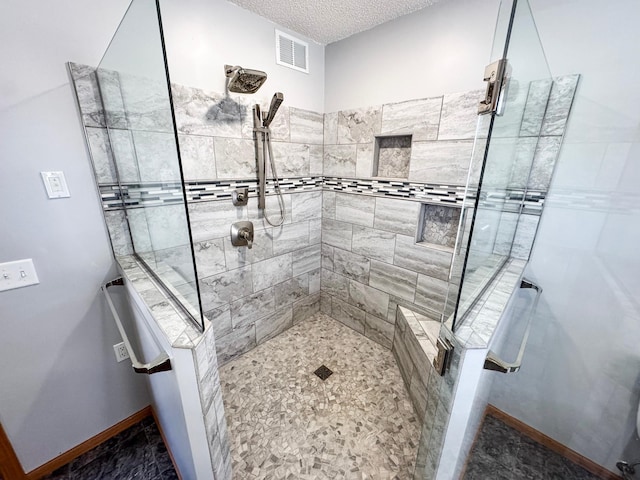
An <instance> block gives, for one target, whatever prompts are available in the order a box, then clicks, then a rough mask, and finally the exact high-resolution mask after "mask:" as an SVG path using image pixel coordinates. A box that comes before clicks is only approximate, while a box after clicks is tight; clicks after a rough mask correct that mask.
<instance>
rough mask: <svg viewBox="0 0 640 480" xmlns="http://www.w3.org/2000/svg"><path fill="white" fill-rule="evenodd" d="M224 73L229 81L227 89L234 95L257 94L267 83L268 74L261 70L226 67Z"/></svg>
mask: <svg viewBox="0 0 640 480" xmlns="http://www.w3.org/2000/svg"><path fill="white" fill-rule="evenodd" d="M224 73H225V76H226V77H227V78H228V79H229V80H228V83H227V88H228V89H229V91H230V92H234V93H256V92H257V91H258V89H259V88H260V87H261V86H262V84H263V83H264V82H266V81H267V74H266V73H265V72H263V71H261V70H250V69H248V68H242V67H239V66H235V67H232V66H231V65H225V66H224Z"/></svg>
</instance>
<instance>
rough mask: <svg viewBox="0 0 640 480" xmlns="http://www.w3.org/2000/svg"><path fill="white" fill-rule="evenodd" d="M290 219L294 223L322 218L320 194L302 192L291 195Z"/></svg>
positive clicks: (317, 192)
mask: <svg viewBox="0 0 640 480" xmlns="http://www.w3.org/2000/svg"><path fill="white" fill-rule="evenodd" d="M291 206H292V212H291V213H292V219H293V221H294V222H302V221H305V220H319V219H321V218H322V192H321V191H319V190H318V191H316V192H304V193H296V194H294V195H292V199H291Z"/></svg>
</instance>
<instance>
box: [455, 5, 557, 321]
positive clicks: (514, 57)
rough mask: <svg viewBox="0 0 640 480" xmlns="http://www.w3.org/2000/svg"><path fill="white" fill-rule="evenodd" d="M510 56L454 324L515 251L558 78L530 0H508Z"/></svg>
mask: <svg viewBox="0 0 640 480" xmlns="http://www.w3.org/2000/svg"><path fill="white" fill-rule="evenodd" d="M502 58H504V59H506V71H505V75H506V82H505V87H504V90H503V92H502V97H501V98H500V100H499V102H498V105H497V111H496V112H491V113H487V114H485V115H480V116H479V117H478V125H477V131H476V139H475V148H474V158H473V160H472V166H471V169H470V174H469V179H468V182H467V195H466V201H465V206H464V208H463V213H462V219H461V229H460V235H459V238H458V243H457V246H456V252H455V257H454V263H453V269H452V279H451V282H450V285H449V292H448V297H447V305H446V311H445V319H447V320H448V321H449V326H450V327H451V328H452V329H453V330H455V329H456V327H457V326H458V325H459V324H460V323H461V320H462V319H463V317H464V315H465V313H466V312H467V311H468V310H469V309H470V307H471V306H472V305H473V304H474V302H475V300H476V299H477V298H478V297H479V296H480V295H481V294H482V292H483V291H484V289H485V287H486V286H487V285H488V284H489V283H490V282H491V280H492V279H493V278H494V276H495V275H496V274H497V272H498V271H499V270H500V268H501V267H502V266H503V265H504V263H505V262H506V261H507V260H508V259H509V258H510V254H511V249H512V246H513V242H514V238H515V234H516V228H517V225H518V220H519V218H520V213H521V211H522V208H523V206H524V201H525V198H526V194H527V185H528V180H529V175H530V174H531V170H532V166H533V160H534V155H535V153H536V150H537V148H538V141H539V139H540V134H541V130H542V124H543V119H544V117H545V112H546V108H547V103H548V100H549V95H550V93H551V87H552V84H553V81H552V78H551V73H550V71H549V67H548V65H547V61H546V58H545V55H544V50H543V48H542V44H541V42H540V39H539V37H538V32H537V29H536V25H535V22H534V19H533V16H532V14H531V10H530V7H529V4H528V2H527V0H516V1H514V2H513V3H512V2H503V5H502V6H501V11H500V16H499V19H498V24H497V28H496V37H495V39H494V46H493V51H492V55H491V62H495V61H497V60H499V59H502Z"/></svg>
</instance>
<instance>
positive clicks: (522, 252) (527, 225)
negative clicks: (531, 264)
mask: <svg viewBox="0 0 640 480" xmlns="http://www.w3.org/2000/svg"><path fill="white" fill-rule="evenodd" d="M539 221H540V217H539V216H538V215H526V214H523V215H520V220H519V221H518V228H517V229H516V235H515V238H514V240H513V248H512V250H511V256H513V257H515V258H521V259H523V260H529V256H530V255H531V248H532V247H533V241H534V240H535V237H536V232H537V230H538V222H539Z"/></svg>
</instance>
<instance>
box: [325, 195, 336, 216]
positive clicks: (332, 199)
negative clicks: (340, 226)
mask: <svg viewBox="0 0 640 480" xmlns="http://www.w3.org/2000/svg"><path fill="white" fill-rule="evenodd" d="M335 218H336V192H330V191H328V190H323V192H322V219H323V220H324V219H330V220H335Z"/></svg>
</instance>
